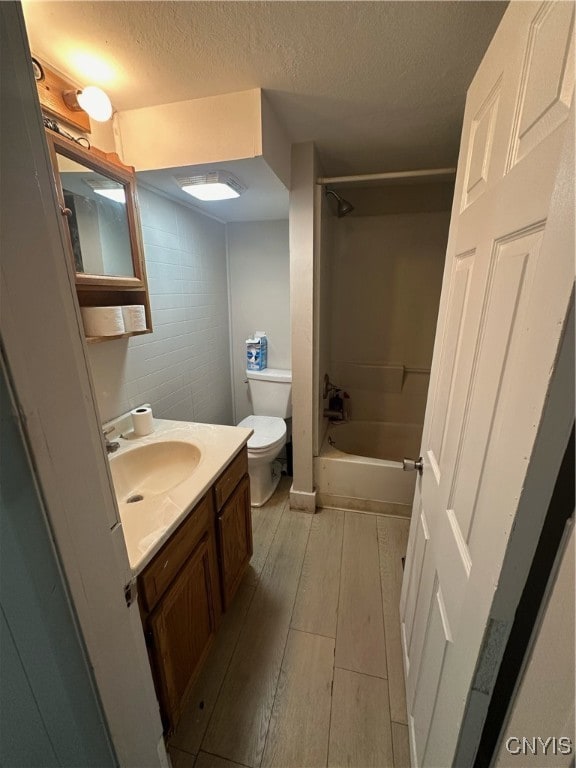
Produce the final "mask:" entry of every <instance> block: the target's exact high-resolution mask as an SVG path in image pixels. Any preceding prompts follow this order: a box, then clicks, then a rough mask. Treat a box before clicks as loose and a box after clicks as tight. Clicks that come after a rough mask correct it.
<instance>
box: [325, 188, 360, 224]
mask: <svg viewBox="0 0 576 768" xmlns="http://www.w3.org/2000/svg"><path fill="white" fill-rule="evenodd" d="M326 195H333V196H334V197H335V198H336V201H337V203H338V207H337V208H336V215H337V216H338V218H339V219H341V218H342V216H346V214H347V213H351V212H352V211H353V210H354V206H353V205H352V203H349V202H348V200H344V198H343V197H340V195H339V194H338V192H335V191H334V190H333V189H330V188H329V187H326Z"/></svg>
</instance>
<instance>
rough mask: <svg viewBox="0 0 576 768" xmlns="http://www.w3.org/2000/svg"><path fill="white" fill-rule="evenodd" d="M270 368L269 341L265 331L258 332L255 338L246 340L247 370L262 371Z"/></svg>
mask: <svg viewBox="0 0 576 768" xmlns="http://www.w3.org/2000/svg"><path fill="white" fill-rule="evenodd" d="M267 367H268V339H267V338H266V333H265V332H264V331H256V333H255V334H254V337H253V338H251V339H246V368H247V370H249V371H262V370H264V368H267Z"/></svg>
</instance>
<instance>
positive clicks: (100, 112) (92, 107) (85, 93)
mask: <svg viewBox="0 0 576 768" xmlns="http://www.w3.org/2000/svg"><path fill="white" fill-rule="evenodd" d="M62 98H63V99H64V103H65V104H66V106H67V107H68V109H71V110H73V111H74V112H79V111H81V110H83V111H84V112H87V113H88V114H89V115H90V117H91V118H92V119H93V120H97V121H98V122H100V123H105V122H106V120H110V118H111V117H112V104H111V103H110V99H109V98H108V96H107V95H106V94H105V93H104V91H103V90H102V89H101V88H98V87H97V86H95V85H88V86H86V88H83V89H82V90H71V91H63V93H62Z"/></svg>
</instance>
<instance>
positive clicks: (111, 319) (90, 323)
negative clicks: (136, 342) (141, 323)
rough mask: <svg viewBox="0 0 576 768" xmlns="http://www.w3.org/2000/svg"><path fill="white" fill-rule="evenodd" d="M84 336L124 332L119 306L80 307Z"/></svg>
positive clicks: (114, 334) (112, 334)
mask: <svg viewBox="0 0 576 768" xmlns="http://www.w3.org/2000/svg"><path fill="white" fill-rule="evenodd" d="M80 312H81V314H82V322H83V323H84V331H85V332H86V336H116V335H118V334H120V333H124V318H123V317H122V308H121V307H80Z"/></svg>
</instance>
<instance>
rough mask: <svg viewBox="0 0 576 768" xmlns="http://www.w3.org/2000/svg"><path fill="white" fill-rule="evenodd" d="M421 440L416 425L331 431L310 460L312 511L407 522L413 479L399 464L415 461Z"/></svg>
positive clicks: (357, 425) (360, 425)
mask: <svg viewBox="0 0 576 768" xmlns="http://www.w3.org/2000/svg"><path fill="white" fill-rule="evenodd" d="M421 435H422V426H421V425H418V424H411V425H409V424H386V423H378V422H362V421H351V422H349V423H347V424H342V425H335V426H331V427H330V428H329V430H328V434H327V435H326V439H325V441H324V443H323V445H322V448H321V451H320V455H319V456H317V457H315V459H314V477H315V480H316V486H317V489H318V505H319V506H321V507H336V508H339V509H355V510H363V511H367V512H377V513H380V514H386V515H396V516H400V517H410V514H411V509H412V499H413V496H414V487H415V483H416V476H415V473H410V472H404V471H403V469H402V464H401V459H402V458H403V457H404V456H407V457H411V456H412V455H414V456H416V453H414V452H415V451H416V452H417V451H418V449H419V445H420V439H421ZM332 443H334V445H333V444H332ZM388 455H390V457H391V458H389V459H388V458H386V456H388Z"/></svg>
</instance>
